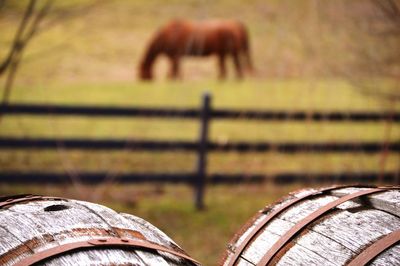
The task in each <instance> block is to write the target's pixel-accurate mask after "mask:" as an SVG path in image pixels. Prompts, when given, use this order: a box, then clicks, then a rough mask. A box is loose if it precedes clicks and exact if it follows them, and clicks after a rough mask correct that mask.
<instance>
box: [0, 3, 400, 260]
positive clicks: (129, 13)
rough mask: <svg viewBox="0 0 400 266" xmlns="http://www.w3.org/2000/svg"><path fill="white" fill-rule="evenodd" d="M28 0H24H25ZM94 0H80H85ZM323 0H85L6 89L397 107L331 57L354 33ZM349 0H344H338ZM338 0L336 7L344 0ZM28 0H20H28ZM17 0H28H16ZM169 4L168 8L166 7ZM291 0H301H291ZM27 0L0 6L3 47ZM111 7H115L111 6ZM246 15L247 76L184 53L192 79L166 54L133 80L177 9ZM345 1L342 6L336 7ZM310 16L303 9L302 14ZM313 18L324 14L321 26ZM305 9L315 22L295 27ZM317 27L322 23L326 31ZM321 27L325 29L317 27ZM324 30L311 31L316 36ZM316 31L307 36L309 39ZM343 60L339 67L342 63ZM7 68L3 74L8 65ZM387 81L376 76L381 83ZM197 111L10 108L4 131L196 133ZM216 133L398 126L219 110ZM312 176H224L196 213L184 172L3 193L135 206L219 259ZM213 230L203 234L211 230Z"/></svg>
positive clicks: (163, 159) (113, 168)
mask: <svg viewBox="0 0 400 266" xmlns="http://www.w3.org/2000/svg"><path fill="white" fill-rule="evenodd" d="M21 3H22V4H23V1H21ZM83 3H85V1H70V4H67V6H69V7H70V6H72V7H75V6H79V5H82V4H83ZM313 3H314V1H301V2H300V1H299V2H296V3H293V2H292V1H267V3H266V2H265V1H261V0H253V1H247V2H245V3H244V2H243V1H229V0H223V1H206V2H205V3H204V2H201V1H187V2H185V4H182V1H168V5H166V4H164V2H163V1H159V0H151V1H100V4H96V5H95V6H94V7H93V8H91V9H90V10H89V11H88V12H87V13H85V14H80V15H79V16H77V17H74V18H72V19H68V20H66V21H62V22H60V23H55V24H54V25H53V26H52V27H50V28H49V29H48V30H45V31H43V33H41V34H40V35H38V36H37V38H35V39H34V40H33V42H32V43H31V44H30V45H29V47H28V49H27V50H26V53H25V55H24V60H23V63H22V65H21V67H20V69H19V72H18V75H17V79H16V82H15V86H14V87H13V90H12V93H11V97H10V102H15V103H20V102H25V103H49V104H72V105H73V104H84V105H85V104H90V105H107V106H143V107H178V108H179V107H182V108H184V107H198V106H199V105H200V101H201V96H202V95H203V93H204V92H205V91H207V92H209V93H211V95H212V97H213V102H212V105H213V106H214V107H218V108H235V109H261V110H290V111H306V112H312V111H340V112H346V111H348V112H351V111H378V112H379V111H393V110H397V111H399V110H400V107H399V106H398V105H397V106H396V103H395V102H394V103H393V102H392V101H387V100H384V99H382V98H378V97H374V96H371V95H369V94H366V93H364V91H363V90H362V89H360V88H358V87H356V86H354V84H350V83H349V82H347V81H346V80H344V79H343V77H342V76H337V75H335V73H334V71H333V70H332V68H334V67H335V66H336V65H341V64H346V62H347V60H348V59H349V58H348V55H347V52H346V51H345V50H343V49H344V47H345V45H346V43H347V42H348V41H349V40H348V39H347V36H346V35H345V34H342V33H337V34H336V35H333V34H332V33H331V31H330V28H329V27H330V26H329V21H325V20H324V16H319V15H318V14H316V13H315V11H313V10H314V9H313V5H314V4H313ZM340 3H341V2H340ZM340 3H339V2H338V4H337V5H332V6H331V8H333V9H332V10H331V9H329V10H330V11H331V12H336V11H338V12H339V11H340V10H342V9H343V8H345V6H344V5H343V3H342V4H340ZM22 4H21V5H22ZM18 5H19V4H18ZM160 5H162V6H163V8H158V7H159V6H160ZM294 5H295V8H293V6H294ZM20 8H21V7H18V6H17V7H13V8H12V9H11V12H10V13H7V15H5V16H3V17H0V28H1V31H2V34H1V35H0V58H2V57H3V56H4V55H5V53H6V50H7V49H6V47H8V46H7V45H8V44H9V43H10V40H11V39H12V34H13V29H14V27H15V25H16V23H17V22H18V18H19V17H18V15H19V14H20V13H19V12H20ZM111 10H112V12H110V11H111ZM238 13H240V14H241V15H240V17H241V19H242V21H244V22H245V23H246V24H247V25H248V29H249V32H250V39H251V47H252V54H253V58H254V65H255V68H256V69H257V74H256V75H255V76H254V77H250V78H246V79H244V80H243V81H241V82H237V81H236V80H235V79H234V77H233V67H232V65H231V64H230V62H229V63H228V69H229V71H230V73H229V74H230V78H229V79H228V80H227V81H224V82H221V81H218V80H216V77H217V65H216V61H215V59H211V58H203V59H185V60H184V62H183V66H182V70H183V80H178V81H168V80H166V78H165V75H166V73H167V71H168V62H167V61H166V60H165V58H162V59H161V60H160V61H159V62H158V63H157V73H156V75H157V80H156V81H154V82H153V83H148V82H141V81H138V80H137V66H138V63H139V60H140V58H141V56H142V54H143V52H144V48H145V45H146V43H147V41H148V40H149V38H150V36H151V35H152V34H153V32H154V31H155V29H157V27H159V26H160V25H162V24H163V23H165V22H166V21H168V20H169V19H171V18H174V17H183V16H191V17H192V18H198V19H201V18H207V17H225V18H236V17H237V14H238ZM339 13H340V12H339ZM303 18H305V19H303ZM316 19H320V20H322V21H320V22H321V23H319V24H320V26H318V25H317V24H316V23H315V20H316ZM300 22H304V23H305V25H306V26H307V27H300V28H299V27H298V25H299V23H300ZM317 33H318V34H317ZM315 36H318V38H316V37H315ZM314 37H315V38H314ZM311 39H312V40H316V41H314V42H311V41H310V40H311ZM332 65H334V66H332ZM0 81H1V82H3V79H2V77H0ZM383 83H384V81H381V83H377V85H378V86H379V85H380V84H383ZM198 131H199V128H198V123H197V122H190V121H180V120H176V121H172V122H170V121H168V122H166V121H164V120H160V119H126V118H118V119H116V118H90V119H89V118H76V117H74V118H69V117H51V116H49V117H35V116H17V117H13V116H6V117H2V118H1V121H0V136H16V137H87V138H94V139H96V138H105V137H112V138H138V139H159V140H170V139H180V140H194V139H197V138H198V133H199V132H198ZM210 139H211V140H214V141H218V142H222V143H224V142H229V141H240V140H246V141H273V142H285V141H291V142H296V141H304V142H311V141H314V142H323V141H328V142H333V143H335V142H341V141H343V142H346V141H377V142H382V143H383V142H384V141H385V140H390V141H398V140H399V139H400V125H399V124H398V123H397V124H392V125H391V124H388V123H384V122H381V123H375V122H368V123H357V124H352V123H328V122H318V123H317V122H306V123H300V122H289V121H288V122H285V121H284V122H266V123H264V122H263V123H260V122H256V121H251V120H249V121H241V122H237V121H235V122H232V121H223V122H215V123H214V122H213V123H212V124H211V129H210ZM399 162H400V157H399V154H398V153H390V154H389V155H387V156H386V155H385V154H380V153H379V154H368V153H363V152H360V153H356V154H350V153H344V154H342V153H337V154H335V153H332V154H326V155H324V156H321V155H320V154H312V153H299V154H279V153H275V152H268V153H246V154H238V153H229V154H223V153H218V152H215V153H212V154H211V155H210V156H209V158H208V164H209V165H208V172H209V173H218V172H222V171H223V172H229V173H262V174H277V173H283V172H293V173H295V172H312V173H318V172H334V173H340V172H344V171H348V172H355V173H357V172H361V171H380V170H385V171H394V172H396V171H397V172H398V171H399ZM195 163H196V157H195V155H194V154H188V153H185V152H158V153H149V152H136V151H120V152H117V151H115V152H114V151H112V152H105V151H96V152H90V151H75V150H72V151H70V150H69V151H66V150H63V149H62V148H61V149H58V150H40V151H35V150H28V151H23V150H0V169H1V170H10V171H11V170H18V171H22V172H29V171H39V170H49V171H59V172H68V173H71V175H72V176H73V173H75V172H77V171H79V170H102V171H106V172H108V173H110V175H111V176H112V175H118V174H119V173H125V172H130V171H138V172H144V171H151V172H156V173H164V172H166V173H172V172H177V171H190V170H192V169H193V167H194V165H195ZM303 186H304V184H292V185H289V186H277V185H273V184H269V183H265V184H262V185H242V186H223V185H219V186H214V187H208V188H207V193H206V205H207V210H206V211H203V212H196V211H195V210H194V208H193V206H192V191H191V188H190V187H186V186H183V185H177V186H175V185H157V186H154V185H120V184H113V185H112V186H109V184H98V185H96V186H95V187H89V186H85V185H81V184H79V182H78V183H74V185H71V186H68V187H60V186H53V185H24V184H21V185H18V186H14V185H9V184H4V183H0V194H12V193H38V194H52V195H55V196H66V197H73V198H81V199H84V200H89V201H97V202H99V203H101V204H105V205H107V206H110V207H112V208H114V209H116V210H119V211H124V212H128V213H132V214H135V215H138V216H140V217H142V218H144V219H146V220H148V221H150V222H151V223H153V224H154V225H156V226H157V227H159V228H160V229H161V230H163V231H165V232H166V233H167V234H168V235H169V236H171V237H172V238H173V239H174V240H175V241H176V242H177V243H178V244H180V245H181V246H182V247H183V248H184V249H185V250H186V251H187V252H188V253H189V254H191V255H192V256H193V257H194V258H196V259H199V260H200V261H201V262H203V263H204V264H205V265H214V264H215V262H216V261H217V259H218V256H219V255H220V254H221V252H222V251H223V250H224V249H225V245H226V244H227V243H228V241H229V239H230V238H231V237H232V236H233V234H234V232H235V231H236V230H238V228H239V227H240V226H241V225H242V224H243V223H244V222H245V221H246V220H247V219H248V218H249V217H250V216H252V215H253V214H254V213H255V212H256V211H257V210H259V209H261V208H262V207H263V206H264V205H266V204H268V203H271V202H273V201H275V200H277V199H278V198H279V197H281V196H283V195H286V194H287V193H288V192H289V191H293V190H295V189H298V188H301V187H303ZM204 233H206V234H207V237H206V238H204V235H205V234H204Z"/></svg>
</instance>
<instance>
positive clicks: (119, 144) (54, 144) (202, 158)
mask: <svg viewBox="0 0 400 266" xmlns="http://www.w3.org/2000/svg"><path fill="white" fill-rule="evenodd" d="M6 115H7V116H20V115H24V116H25V115H29V116H84V117H90V118H96V117H121V118H128V117H146V118H160V119H192V120H197V121H199V123H200V131H199V138H198V140H197V141H185V140H172V141H169V140H168V141H167V140H141V139H86V138H43V137H41V138H33V137H29V138H24V137H20V138H17V137H11V136H1V137H0V150H1V149H3V150H7V149H32V150H35V149H67V150H73V149H79V150H87V151H91V150H122V149H124V150H130V151H144V150H145V151H178V150H179V151H187V152H195V153H197V157H198V160H197V166H196V169H195V170H194V171H193V172H190V173H171V174H164V173H160V174H157V173H120V172H118V173H112V172H111V173H102V172H78V173H73V177H77V178H78V180H79V181H80V182H84V183H99V182H107V181H110V180H111V181H113V182H119V183H127V182H139V183H140V182H146V183H148V182H170V183H187V184H191V185H192V186H194V188H195V205H196V208H198V209H201V208H203V207H204V203H203V201H204V199H203V198H204V195H203V194H204V186H205V184H220V183H223V184H238V183H243V182H248V183H254V182H263V181H266V180H267V181H273V182H276V183H290V182H299V181H300V182H327V181H329V182H373V181H377V180H379V181H381V182H397V183H398V182H399V180H400V177H399V172H398V171H397V172H382V173H378V172H359V173H351V172H349V173H283V174H275V175H261V174H251V173H250V174H249V173H239V174H229V173H220V174H213V173H207V154H208V152H240V153H245V152H278V153H285V154H292V153H346V152H347V153H350V152H351V153H369V154H372V153H379V152H385V153H388V152H390V153H399V152H400V141H398V140H397V141H391V142H386V141H381V142H379V141H374V142H372V141H363V142H360V141H356V140H354V141H351V142H333V141H328V142H323V143H322V142H321V143H320V142H293V143H290V142H281V143H276V142H265V141H264V142H243V141H232V142H223V143H222V142H214V141H210V140H209V134H208V132H209V124H210V122H211V121H213V120H217V119H220V120H221V119H225V120H228V119H232V120H239V119H240V120H244V119H247V120H249V119H251V120H259V121H282V122H285V121H299V122H301V121H304V122H306V121H311V122H333V123H335V122H351V123H370V122H373V123H378V122H380V123H381V122H385V123H399V122H400V113H399V112H370V111H366V112H363V111H351V112H322V111H316V112H306V111H291V112H287V111H273V110H232V109H218V108H212V107H211V97H210V96H209V95H208V94H206V95H204V97H203V102H202V106H201V107H200V108H172V107H171V108H148V107H117V106H114V107H110V106H81V105H73V106H72V105H56V104H29V103H21V104H17V103H12V104H7V105H3V106H0V116H6ZM73 177H71V175H70V174H69V173H47V172H30V173H23V172H12V171H11V172H10V171H1V170H0V181H1V182H8V183H18V182H24V183H64V182H70V181H71V180H72V179H73Z"/></svg>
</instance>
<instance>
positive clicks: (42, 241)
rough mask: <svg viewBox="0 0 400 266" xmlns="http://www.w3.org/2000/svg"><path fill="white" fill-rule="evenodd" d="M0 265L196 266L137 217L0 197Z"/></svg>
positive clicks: (83, 205)
mask: <svg viewBox="0 0 400 266" xmlns="http://www.w3.org/2000/svg"><path fill="white" fill-rule="evenodd" d="M0 236H1V237H0V265H19V266H22V265H24V266H25V265H33V264H35V265H71V266H72V265H73V266H76V265H198V262H196V261H195V260H193V259H192V258H191V257H190V256H188V255H187V254H186V253H185V252H184V251H183V250H182V249H181V248H180V247H179V246H178V245H177V244H175V242H174V241H172V240H171V239H170V238H169V237H168V236H167V235H165V234H164V233H163V232H161V231H160V230H159V229H157V228H156V227H154V226H153V225H151V224H150V223H148V222H146V221H144V220H143V219H141V218H138V217H135V216H132V215H129V214H125V213H117V212H115V211H113V210H111V209H109V208H107V207H105V206H101V205H98V204H93V203H89V202H84V201H77V200H70V199H63V198H55V197H44V196H32V195H21V196H13V197H3V198H0Z"/></svg>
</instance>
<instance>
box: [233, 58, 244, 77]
mask: <svg viewBox="0 0 400 266" xmlns="http://www.w3.org/2000/svg"><path fill="white" fill-rule="evenodd" d="M232 58H233V63H234V65H235V69H236V77H237V78H238V79H242V78H243V70H242V63H241V61H240V58H239V54H238V53H237V52H234V53H232Z"/></svg>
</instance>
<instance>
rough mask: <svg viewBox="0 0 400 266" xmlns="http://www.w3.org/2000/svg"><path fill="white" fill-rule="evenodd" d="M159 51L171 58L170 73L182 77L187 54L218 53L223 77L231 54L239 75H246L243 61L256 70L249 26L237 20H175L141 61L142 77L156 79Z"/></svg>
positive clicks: (207, 54) (155, 38)
mask: <svg viewBox="0 0 400 266" xmlns="http://www.w3.org/2000/svg"><path fill="white" fill-rule="evenodd" d="M158 55H165V56H167V57H168V58H169V60H170V62H171V69H170V73H169V76H170V78H172V79H176V78H178V77H180V60H181V58H182V57H183V56H210V55H216V56H217V57H218V65H219V77H220V79H224V78H225V77H226V67H225V58H226V57H227V56H231V57H232V58H233V63H234V66H235V69H236V75H237V77H238V78H242V77H243V65H245V66H246V67H247V70H249V71H251V70H252V63H251V58H250V52H249V39H248V34H247V30H246V28H245V26H244V25H243V24H242V23H240V22H239V21H236V20H210V21H201V22H200V21H199V22H193V21H188V20H173V21H171V22H170V23H168V24H167V25H165V26H164V27H162V28H161V29H160V30H159V31H158V32H156V34H155V35H154V36H153V38H152V40H151V41H150V43H149V45H148V47H147V50H146V53H145V54H144V57H143V59H142V61H141V63H140V70H139V75H140V78H141V79H144V80H151V79H153V74H152V66H153V64H154V62H155V60H156V59H157V57H158Z"/></svg>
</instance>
